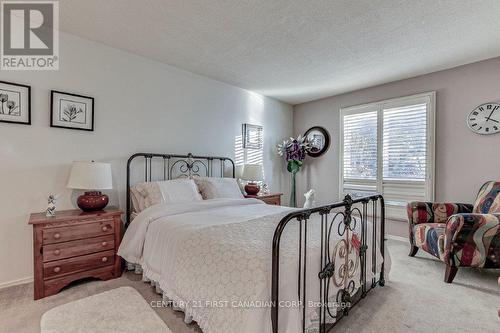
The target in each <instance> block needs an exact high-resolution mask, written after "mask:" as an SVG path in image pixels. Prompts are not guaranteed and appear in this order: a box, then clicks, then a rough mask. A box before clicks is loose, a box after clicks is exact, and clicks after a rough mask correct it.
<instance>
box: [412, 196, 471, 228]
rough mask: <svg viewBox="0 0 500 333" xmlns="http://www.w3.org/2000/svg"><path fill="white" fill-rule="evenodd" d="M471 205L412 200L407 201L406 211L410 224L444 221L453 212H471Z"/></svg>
mask: <svg viewBox="0 0 500 333" xmlns="http://www.w3.org/2000/svg"><path fill="white" fill-rule="evenodd" d="M472 208H473V206H472V205H469V204H462V203H447V202H423V201H413V202H410V203H408V205H407V206H406V211H407V213H408V222H409V223H410V224H413V225H414V224H420V223H446V221H447V220H448V218H449V217H450V216H452V215H455V214H462V213H472Z"/></svg>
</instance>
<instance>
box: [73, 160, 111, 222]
mask: <svg viewBox="0 0 500 333" xmlns="http://www.w3.org/2000/svg"><path fill="white" fill-rule="evenodd" d="M67 187H68V188H72V189H78V190H87V191H86V192H85V194H83V195H81V196H79V197H78V199H77V202H76V203H77V205H78V207H80V209H81V210H83V211H85V212H91V211H98V210H103V209H104V208H105V207H106V206H107V204H108V202H109V198H108V196H107V195H106V194H103V193H102V192H101V191H99V190H108V189H112V188H113V183H112V178H111V164H109V163H99V162H94V161H92V162H73V166H72V168H71V173H70V176H69V180H68V185H67Z"/></svg>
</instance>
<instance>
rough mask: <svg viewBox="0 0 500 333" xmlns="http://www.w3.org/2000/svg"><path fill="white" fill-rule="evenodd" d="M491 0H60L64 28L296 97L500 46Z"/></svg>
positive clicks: (496, 7) (432, 67) (457, 60)
mask: <svg viewBox="0 0 500 333" xmlns="http://www.w3.org/2000/svg"><path fill="white" fill-rule="evenodd" d="M499 13H500V0H441V1H439V0H353V1H349V0H345V1H335V0H315V1H311V0H302V1H299V0H295V1H292V0H247V1H235V0H226V1H223V0H64V1H60V28H61V30H63V31H66V32H69V33H72V34H75V35H78V36H81V37H85V38H88V39H91V40H95V41H98V42H102V43H104V44H107V45H109V46H112V47H115V48H119V49H123V50H127V51H130V52H133V53H136V54H139V55H142V56H145V57H148V58H151V59H155V60H158V61H161V62H163V63H166V64H170V65H173V66H176V67H179V68H182V69H185V70H188V71H191V72H194V73H198V74H201V75H205V76H208V77H210V78H214V79H217V80H220V81H223V82H227V83H229V84H233V85H236V86H239V87H242V88H245V89H249V90H252V91H255V92H258V93H261V94H264V95H267V96H270V97H274V98H276V99H279V100H282V101H285V102H288V103H291V104H298V103H302V102H305V101H310V100H314V99H318V98H322V97H326V96H330V95H335V94H339V93H343V92H347V91H352V90H356V89H360V88H364V87H368V86H373V85H376V84H381V83H386V82H390V81H394V80H399V79H404V78H408V77H412V76H416V75H420V74H425V73H429V72H433V71H437V70H441V69H446V68H451V67H455V66H458V65H462V64H466V63H470V62H474V61H479V60H483V59H487V58H492V57H496V56H499V55H500V16H499Z"/></svg>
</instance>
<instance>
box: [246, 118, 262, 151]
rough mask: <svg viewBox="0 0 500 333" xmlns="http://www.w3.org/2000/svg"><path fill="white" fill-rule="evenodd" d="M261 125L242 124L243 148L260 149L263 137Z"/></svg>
mask: <svg viewBox="0 0 500 333" xmlns="http://www.w3.org/2000/svg"><path fill="white" fill-rule="evenodd" d="M262 130H263V128H262V126H259V125H252V124H243V126H242V132H243V133H242V134H243V148H245V149H262V143H263V141H264V138H263V137H262Z"/></svg>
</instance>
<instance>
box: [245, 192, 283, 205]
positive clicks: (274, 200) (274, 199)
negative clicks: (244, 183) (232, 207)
mask: <svg viewBox="0 0 500 333" xmlns="http://www.w3.org/2000/svg"><path fill="white" fill-rule="evenodd" d="M282 195H283V193H270V194H260V193H259V194H257V195H249V194H246V195H245V198H255V199H259V200H262V201H264V202H265V203H266V204H268V205H276V206H281V196H282Z"/></svg>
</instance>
